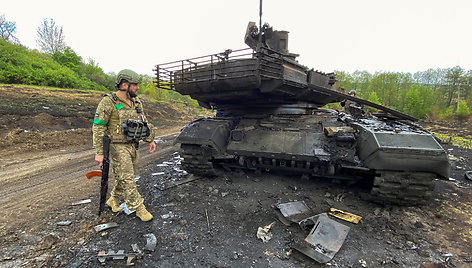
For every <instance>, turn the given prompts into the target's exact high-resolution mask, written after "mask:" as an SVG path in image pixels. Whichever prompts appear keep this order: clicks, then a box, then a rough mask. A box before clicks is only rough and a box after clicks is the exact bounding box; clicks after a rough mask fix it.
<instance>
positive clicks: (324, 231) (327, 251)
mask: <svg viewBox="0 0 472 268" xmlns="http://www.w3.org/2000/svg"><path fill="white" fill-rule="evenodd" d="M300 224H301V226H305V227H306V226H309V225H314V227H313V229H312V230H311V231H310V233H309V234H308V236H307V237H306V238H305V240H303V241H302V242H300V243H297V244H295V245H294V247H293V248H294V249H296V250H298V251H299V252H301V253H303V254H305V255H307V256H308V257H310V258H312V259H314V260H315V261H317V262H319V263H326V262H329V261H330V260H332V259H333V257H334V255H336V253H337V252H338V251H339V249H340V248H341V246H342V245H343V243H344V240H345V239H346V237H347V234H348V233H349V230H350V228H349V227H348V226H346V225H344V224H341V223H338V222H336V221H334V220H331V219H330V218H329V217H328V215H327V214H326V213H322V214H319V215H316V216H314V217H310V218H307V219H305V220H303V221H302V222H301V223H300Z"/></svg>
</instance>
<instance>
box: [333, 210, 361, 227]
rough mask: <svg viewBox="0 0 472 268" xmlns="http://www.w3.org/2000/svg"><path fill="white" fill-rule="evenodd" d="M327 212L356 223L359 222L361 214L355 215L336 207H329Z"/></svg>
mask: <svg viewBox="0 0 472 268" xmlns="http://www.w3.org/2000/svg"><path fill="white" fill-rule="evenodd" d="M328 214H329V215H331V216H333V217H336V218H339V219H342V220H345V221H348V222H352V223H356V224H357V223H359V222H360V221H361V219H362V217H361V216H358V215H355V214H352V213H349V212H346V211H342V210H340V209H337V208H330V209H329V212H328Z"/></svg>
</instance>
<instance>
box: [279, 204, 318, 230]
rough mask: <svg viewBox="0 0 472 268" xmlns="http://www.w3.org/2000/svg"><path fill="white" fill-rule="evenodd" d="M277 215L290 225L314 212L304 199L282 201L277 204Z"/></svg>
mask: <svg viewBox="0 0 472 268" xmlns="http://www.w3.org/2000/svg"><path fill="white" fill-rule="evenodd" d="M275 207H276V209H278V210H275V215H276V216H277V218H278V219H279V220H280V221H281V222H282V223H283V224H285V225H287V226H289V225H291V224H292V223H294V222H297V223H298V222H300V221H301V220H303V219H305V218H306V217H307V216H310V215H309V214H311V213H313V212H312V211H311V210H310V208H308V206H307V205H306V204H305V202H303V201H294V202H288V203H281V204H278V205H276V206H275Z"/></svg>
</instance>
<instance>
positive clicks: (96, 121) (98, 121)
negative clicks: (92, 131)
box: [93, 118, 107, 126]
mask: <svg viewBox="0 0 472 268" xmlns="http://www.w3.org/2000/svg"><path fill="white" fill-rule="evenodd" d="M93 123H94V124H95V125H101V126H105V125H106V124H107V122H105V121H103V120H100V119H98V118H95V119H93Z"/></svg>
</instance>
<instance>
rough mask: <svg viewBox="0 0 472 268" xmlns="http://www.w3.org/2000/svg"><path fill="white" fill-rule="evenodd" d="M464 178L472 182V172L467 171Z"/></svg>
mask: <svg viewBox="0 0 472 268" xmlns="http://www.w3.org/2000/svg"><path fill="white" fill-rule="evenodd" d="M464 178H466V179H468V180H471V181H472V171H466V172H465V174H464Z"/></svg>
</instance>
